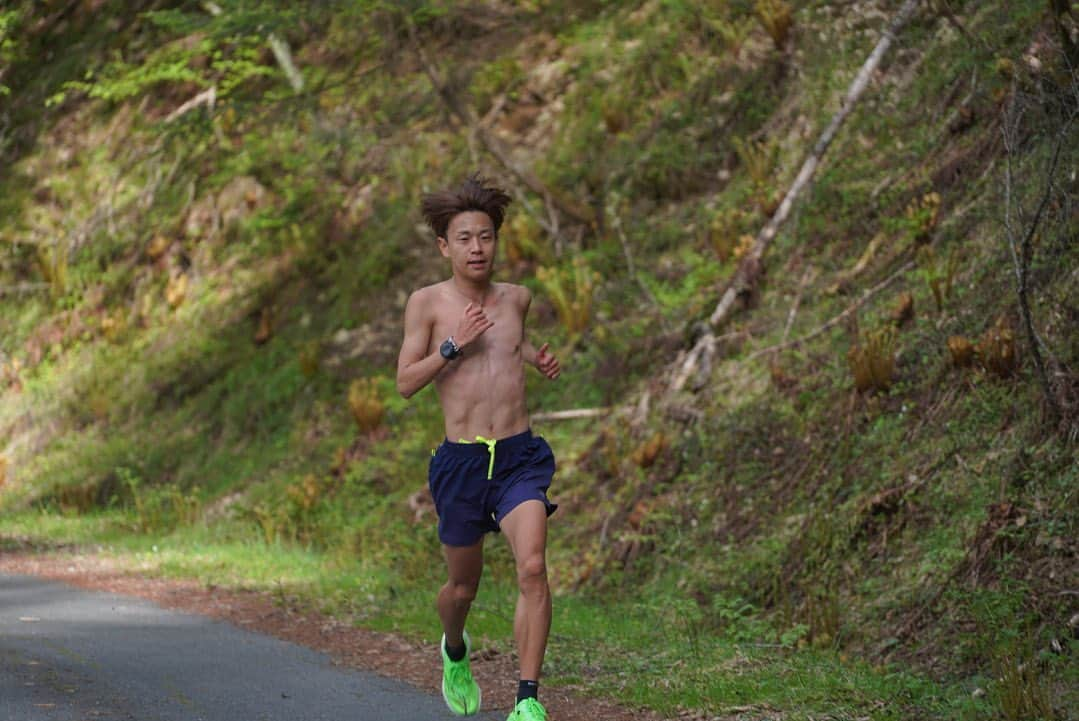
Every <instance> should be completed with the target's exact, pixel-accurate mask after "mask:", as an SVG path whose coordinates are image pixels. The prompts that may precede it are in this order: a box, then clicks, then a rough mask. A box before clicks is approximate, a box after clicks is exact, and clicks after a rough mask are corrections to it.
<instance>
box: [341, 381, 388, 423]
mask: <svg viewBox="0 0 1079 721" xmlns="http://www.w3.org/2000/svg"><path fill="white" fill-rule="evenodd" d="M348 407H349V409H350V410H351V411H352V418H353V419H354V420H355V421H356V426H357V427H358V428H359V430H360V433H369V432H371V431H373V430H375V429H376V428H378V427H379V426H381V425H382V417H383V415H384V414H385V411H386V406H385V404H384V403H383V402H382V397H381V395H380V394H379V392H378V384H377V382H376V380H375V379H374V378H357V379H356V380H354V381H352V384H351V385H349V387H348Z"/></svg>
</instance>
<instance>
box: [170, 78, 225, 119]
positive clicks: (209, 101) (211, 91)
mask: <svg viewBox="0 0 1079 721" xmlns="http://www.w3.org/2000/svg"><path fill="white" fill-rule="evenodd" d="M216 102H217V86H214V85H211V86H210V87H208V88H206V89H205V90H203V91H202V92H201V93H199V94H198V95H196V96H195V97H193V98H191V99H190V100H188V101H187V102H185V103H184V104H183V105H181V106H180V107H178V108H176V109H175V110H173V111H172V112H171V113H169V114H168V115H167V116H165V122H166V123H171V122H172V121H173V120H176V118H178V117H180V116H181V115H184V114H186V113H188V112H190V111H191V110H194V109H195V108H197V107H199V106H201V105H205V106H206V107H207V108H208V109H209V110H210V112H211V113H212V112H213V110H214V103H216Z"/></svg>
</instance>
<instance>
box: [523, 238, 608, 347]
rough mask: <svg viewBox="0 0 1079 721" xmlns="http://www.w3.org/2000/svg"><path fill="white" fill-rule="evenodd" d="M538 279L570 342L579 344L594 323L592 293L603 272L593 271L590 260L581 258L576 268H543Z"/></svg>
mask: <svg viewBox="0 0 1079 721" xmlns="http://www.w3.org/2000/svg"><path fill="white" fill-rule="evenodd" d="M536 278H538V279H539V282H540V283H542V284H543V288H544V290H545V291H546V292H547V294H548V295H549V296H550V298H551V302H552V303H553V304H554V307H555V312H556V313H558V319H559V321H561V323H562V327H563V328H565V329H566V333H568V334H569V337H570V341H571V342H575V341H576V340H577V338H578V337H580V335H581V333H583V332H584V330H585V329H586V328H587V327H588V324H589V322H591V319H592V293H593V292H594V290H595V283H596V281H597V280H599V273H596V272H594V271H592V269H591V268H590V267H589V265H588V261H587V260H585V259H584V258H583V257H581V256H577V257H576V258H574V259H573V267H572V268H568V269H564V270H563V269H558V268H539V269H538V270H537V271H536Z"/></svg>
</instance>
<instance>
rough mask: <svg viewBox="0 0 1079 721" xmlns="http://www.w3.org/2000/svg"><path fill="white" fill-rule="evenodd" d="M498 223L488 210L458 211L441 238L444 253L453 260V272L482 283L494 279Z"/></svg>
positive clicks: (451, 263) (439, 242) (440, 242)
mask: <svg viewBox="0 0 1079 721" xmlns="http://www.w3.org/2000/svg"><path fill="white" fill-rule="evenodd" d="M495 241H496V238H495V226H494V223H492V222H491V218H490V216H488V215H487V213H484V212H483V211H479V210H468V211H465V212H464V213H458V214H457V215H455V216H454V217H453V220H451V221H450V224H449V227H448V228H446V237H445V238H439V239H438V247H439V249H440V250H441V251H442V255H444V256H445V257H447V258H449V259H450V266H451V267H452V268H453V274H454V275H456V276H458V277H460V278H462V279H466V280H471V281H474V282H483V281H486V280H489V279H490V278H491V274H492V273H493V272H494V262H495Z"/></svg>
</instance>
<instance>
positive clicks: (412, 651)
mask: <svg viewBox="0 0 1079 721" xmlns="http://www.w3.org/2000/svg"><path fill="white" fill-rule="evenodd" d="M0 571H4V572H7V573H13V574H23V575H32V576H40V577H43V578H49V579H53V580H56V581H61V582H63V583H67V584H70V585H72V586H77V587H79V588H85V589H90V590H95V591H107V592H109V593H117V594H122V595H125V596H136V597H138V598H143V599H146V600H148V601H152V602H153V603H156V604H157V605H159V606H162V607H164V608H171V609H176V610H181V611H186V612H189V613H197V614H200V615H203V616H209V617H210V618H215V619H219V620H223V621H227V622H229V623H231V624H233V625H235V626H239V627H240V628H246V629H250V630H252V631H258V632H260V633H265V634H268V635H271V636H275V637H277V638H280V639H284V640H286V641H291V642H293V643H297V644H300V645H303V646H306V647H308V648H312V649H315V650H316V651H321V652H323V653H325V654H327V655H329V656H330V657H331V658H332V659H333V662H334V664H336V665H338V666H343V667H347V668H356V669H363V670H366V671H374V672H376V673H379V674H382V675H384V676H389V677H392V678H396V679H401V680H403V681H406V682H408V683H410V684H412V685H413V686H415V687H417V688H419V689H422V690H424V691H427V692H433V693H438V691H439V688H440V683H441V675H440V671H441V666H440V665H439V662H438V650H437V649H436V648H434V647H427V646H422V645H419V644H415V643H412V642H411V641H408V640H405V639H403V638H400V637H398V636H394V635H393V634H388V633H380V632H377V631H370V630H367V629H362V628H355V627H353V626H351V625H350V624H348V623H345V622H343V621H342V620H340V619H336V618H333V617H331V616H327V615H325V614H321V613H318V612H315V611H309V610H300V609H295V608H288V607H287V606H286V605H283V604H281V603H280V602H279V601H278V600H277V599H275V598H274V597H273V596H272V594H270V593H268V592H264V591H237V590H230V589H224V588H219V587H214V586H205V585H203V584H201V583H199V582H197V581H190V580H173V579H163V578H147V577H144V576H141V575H138V573H137V572H134V571H132V570H131V569H130V568H126V567H124V565H123V564H122V563H121V562H120V561H118V560H116V559H113V558H109V557H106V556H99V555H92V554H84V553H72V552H70V551H51V552H45V553H42V552H40V551H33V550H25V549H12V548H11V547H10V545H8V547H6V548H5V547H3V546H0ZM432 606H433V601H432ZM432 613H433V611H432ZM472 672H473V675H474V676H475V677H476V680H477V681H478V682H479V684H480V686H481V688H483V701H484V710H485V711H495V712H506V713H509V711H510V710H511V707H512V703H513V701H514V694H515V693H516V690H517V687H516V678H517V664H516V662H515V661H514V659H513V658H512V657H511V656H509V655H506V654H503V653H499V652H498V651H495V650H494V649H487V648H478V649H476V650H475V651H473V654H472ZM541 696H542V700H543V703H544V706H546V707H547V710H548V712H549V713H550V717H551V718H552V719H557V720H558V721H578V720H579V721H594V720H595V719H597V718H602V719H604V721H660V720H661V719H662V718H663V717H661V716H659V715H657V714H654V713H651V712H645V711H639V710H634V709H629V708H624V707H621V706H617V705H615V704H613V703H610V702H607V701H602V700H599V699H594V698H588V697H585V696H582V695H579V694H578V693H575V692H573V691H571V690H568V689H562V688H552V687H550V686H544V687H543V688H542V689H541ZM447 718H449V716H448V715H447Z"/></svg>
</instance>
